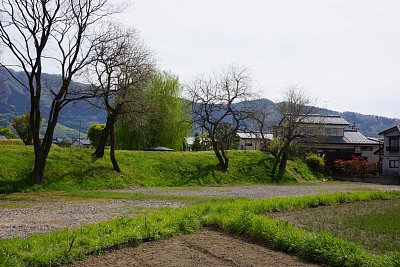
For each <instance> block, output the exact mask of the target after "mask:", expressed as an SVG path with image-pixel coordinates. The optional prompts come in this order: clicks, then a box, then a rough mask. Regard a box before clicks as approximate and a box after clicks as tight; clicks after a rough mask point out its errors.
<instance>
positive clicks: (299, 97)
mask: <svg viewBox="0 0 400 267" xmlns="http://www.w3.org/2000/svg"><path fill="white" fill-rule="evenodd" d="M312 102H313V101H312V99H311V98H310V97H309V96H308V95H307V93H306V92H305V91H304V90H302V89H301V88H299V87H296V86H292V87H289V88H287V89H286V90H285V91H284V101H283V102H281V103H278V104H277V106H276V110H277V112H278V114H279V116H280V117H281V122H280V124H279V126H278V135H279V136H280V138H281V139H282V147H281V148H280V149H279V151H278V153H277V154H276V155H275V157H276V161H275V164H274V167H273V170H272V176H273V177H275V175H276V169H277V168H278V165H279V169H278V174H277V177H278V178H280V177H282V176H283V174H284V173H285V172H286V164H287V161H288V158H289V152H290V146H291V144H292V142H293V141H294V140H295V139H296V138H300V137H302V134H301V133H300V126H301V125H302V123H303V121H304V119H305V118H307V117H308V116H309V115H310V114H311V113H312V112H313V110H314V107H313V106H312V105H311V104H312Z"/></svg>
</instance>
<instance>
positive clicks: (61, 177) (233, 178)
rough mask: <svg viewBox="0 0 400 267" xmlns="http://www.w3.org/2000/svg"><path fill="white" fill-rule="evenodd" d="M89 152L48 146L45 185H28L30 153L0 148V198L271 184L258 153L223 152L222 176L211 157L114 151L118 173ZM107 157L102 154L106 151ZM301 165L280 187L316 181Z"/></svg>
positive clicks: (293, 166) (292, 166)
mask: <svg viewBox="0 0 400 267" xmlns="http://www.w3.org/2000/svg"><path fill="white" fill-rule="evenodd" d="M92 152H93V151H92V150H86V149H74V148H60V147H56V146H54V148H53V149H52V151H51V152H50V155H49V158H48V161H47V166H46V170H45V184H44V185H43V186H42V187H35V186H33V185H31V184H30V183H29V174H30V172H31V170H32V167H33V149H32V147H26V146H0V170H1V172H0V193H7V192H16V191H23V190H35V189H43V188H44V189H49V190H65V191H71V190H91V189H107V188H124V187H133V186H146V187H151V186H183V185H220V184H255V183H269V182H271V176H270V170H271V166H272V164H273V161H274V159H273V157H272V156H271V155H268V154H264V153H262V152H259V151H247V152H246V151H229V152H228V153H229V155H230V167H229V170H228V171H227V172H221V171H219V170H218V169H217V167H216V163H217V159H216V157H215V156H214V154H213V152H146V151H117V152H116V157H117V159H118V162H119V164H120V167H121V169H122V174H119V173H116V172H114V171H113V170H112V165H111V162H110V160H109V157H108V156H105V157H104V158H103V159H98V160H94V159H93V158H92V156H91V153H92ZM106 153H107V151H106ZM317 179H318V177H317V176H316V175H315V174H313V172H311V171H310V170H309V169H308V167H307V165H306V164H304V163H303V162H301V161H290V162H289V166H288V172H287V174H286V175H285V176H284V177H283V179H282V182H298V181H305V180H317Z"/></svg>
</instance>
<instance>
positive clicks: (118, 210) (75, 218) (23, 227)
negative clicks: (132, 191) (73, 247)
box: [0, 200, 183, 238]
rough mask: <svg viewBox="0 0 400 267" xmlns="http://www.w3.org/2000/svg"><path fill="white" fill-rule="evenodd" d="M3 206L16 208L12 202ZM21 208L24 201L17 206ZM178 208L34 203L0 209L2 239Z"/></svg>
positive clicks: (139, 203) (148, 203) (151, 203)
mask: <svg viewBox="0 0 400 267" xmlns="http://www.w3.org/2000/svg"><path fill="white" fill-rule="evenodd" d="M0 203H3V204H4V203H7V204H13V203H12V201H11V202H10V201H7V202H6V201H1V200H0ZM16 204H18V205H20V204H21V201H19V202H18V203H16ZM166 206H169V207H179V206H183V204H182V203H177V202H170V201H159V200H112V201H102V202H89V201H88V202H84V203H74V202H68V201H49V202H48V203H32V204H31V206H30V207H29V208H2V209H0V238H9V237H27V236H29V235H32V234H35V233H46V232H49V231H52V230H56V229H63V228H73V227H78V226H82V225H85V224H90V223H97V222H99V221H102V220H106V219H111V218H117V217H131V216H134V214H132V213H130V212H129V211H130V210H132V209H133V208H135V207H156V208H158V207H166Z"/></svg>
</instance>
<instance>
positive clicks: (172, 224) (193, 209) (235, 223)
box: [0, 192, 400, 266]
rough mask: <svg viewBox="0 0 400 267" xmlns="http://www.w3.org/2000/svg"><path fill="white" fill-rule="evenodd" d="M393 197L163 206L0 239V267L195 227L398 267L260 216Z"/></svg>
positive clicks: (78, 255) (318, 255) (308, 255)
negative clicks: (93, 221) (30, 234)
mask: <svg viewBox="0 0 400 267" xmlns="http://www.w3.org/2000/svg"><path fill="white" fill-rule="evenodd" d="M398 198H400V192H362V193H361V192H356V193H345V194H344V193H335V194H324V195H315V196H302V197H285V198H277V199H269V200H255V201H251V200H244V199H230V200H227V201H222V202H214V203H202V204H198V205H195V206H190V207H185V208H179V209H171V208H164V209H162V210H157V211H153V212H149V213H147V214H146V215H141V216H138V217H135V218H123V219H114V220H109V221H105V222H101V223H98V224H92V225H86V226H84V227H80V228H76V229H70V230H62V231H56V232H51V233H48V234H45V235H33V236H31V237H29V238H26V239H20V238H12V239H5V240H2V242H1V243H0V265H2V266H47V265H55V264H61V263H67V262H71V261H75V260H77V259H82V258H84V257H86V256H87V255H93V254H98V253H104V252H106V251H108V250H110V249H115V248H118V247H121V246H125V245H132V246H136V245H138V244H140V243H141V242H145V241H150V240H155V239H159V238H168V237H171V236H173V235H179V234H186V233H190V232H193V231H195V230H197V229H199V228H201V227H218V228H221V229H224V230H227V231H232V232H235V233H239V234H243V235H246V236H248V237H251V238H253V239H255V240H258V241H260V242H262V243H264V244H265V245H268V246H269V247H272V248H275V249H277V250H281V251H284V252H289V253H292V254H296V255H298V256H300V257H302V258H304V259H307V260H310V261H313V262H316V263H322V264H328V265H330V266H398V265H399V263H400V253H399V252H395V253H389V254H386V255H382V256H380V255H373V254H371V253H369V252H368V251H366V250H364V249H362V248H361V247H360V246H358V245H356V244H354V243H351V242H348V241H345V240H342V239H339V238H337V237H334V236H332V235H330V234H327V233H322V232H309V231H306V230H303V229H300V228H297V227H295V226H293V225H291V224H290V223H288V222H286V221H282V220H277V219H273V218H269V217H267V216H265V214H266V213H268V212H271V211H278V210H279V211H283V210H300V209H304V208H307V207H314V206H319V205H326V204H335V203H348V202H357V201H360V202H361V201H363V202H365V203H368V202H366V201H371V200H382V199H398Z"/></svg>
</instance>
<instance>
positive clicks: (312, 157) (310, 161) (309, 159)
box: [305, 153, 325, 172]
mask: <svg viewBox="0 0 400 267" xmlns="http://www.w3.org/2000/svg"><path fill="white" fill-rule="evenodd" d="M305 162H306V163H307V165H308V167H309V168H310V169H312V170H314V171H318V172H322V171H323V170H324V168H325V160H324V158H323V157H321V156H320V155H318V154H314V153H311V154H308V155H307V156H306V158H305Z"/></svg>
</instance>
